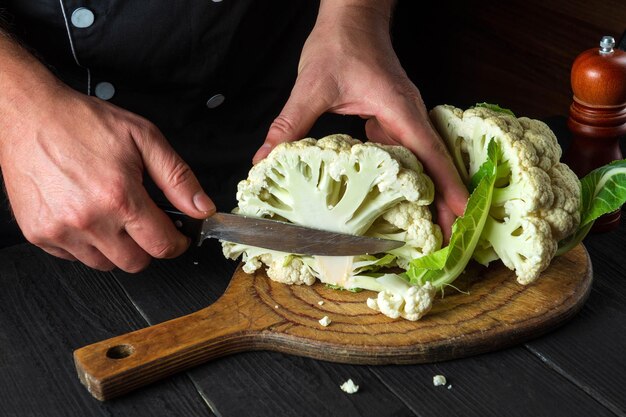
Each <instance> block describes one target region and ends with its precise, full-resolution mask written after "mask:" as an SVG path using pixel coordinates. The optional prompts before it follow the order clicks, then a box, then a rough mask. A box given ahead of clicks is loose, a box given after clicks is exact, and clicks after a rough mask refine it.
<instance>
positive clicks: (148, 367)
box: [74, 296, 271, 401]
mask: <svg viewBox="0 0 626 417" xmlns="http://www.w3.org/2000/svg"><path fill="white" fill-rule="evenodd" d="M232 298H233V297H228V296H227V297H223V298H221V299H219V300H218V301H217V302H215V303H214V304H212V305H211V306H209V307H207V308H205V309H202V310H200V311H197V312H195V313H193V314H190V315H186V316H183V317H179V318H176V319H173V320H170V321H166V322H163V323H160V324H157V325H154V326H150V327H146V328H144V329H140V330H137V331H134V332H131V333H127V334H124V335H121V336H117V337H113V338H111V339H108V340H104V341H101V342H97V343H94V344H92V345H89V346H85V347H83V348H80V349H78V350H76V351H74V362H75V365H76V370H77V372H78V376H79V378H80V380H81V382H82V383H83V384H84V385H85V386H86V387H87V389H88V390H89V392H90V393H91V394H92V395H93V396H94V397H96V398H97V399H99V400H101V401H102V400H107V399H110V398H113V397H116V396H118V395H122V394H125V393H127V392H130V391H132V390H134V389H136V388H139V387H141V386H144V385H147V384H150V383H152V382H155V381H157V380H160V379H162V378H164V377H166V376H169V375H172V374H174V373H177V372H180V371H183V370H186V369H189V368H191V367H193V366H196V365H199V364H201V363H204V362H207V361H209V360H211V359H215V358H217V357H220V356H225V355H230V354H232V353H236V352H241V351H246V350H251V349H253V348H254V346H253V344H254V339H255V336H256V335H257V334H258V332H260V331H261V330H263V329H264V328H265V327H267V326H268V325H271V323H270V322H268V321H264V320H257V319H255V315H254V313H253V311H252V308H251V306H250V305H249V304H246V303H245V300H242V299H241V298H240V299H239V300H234V299H232Z"/></svg>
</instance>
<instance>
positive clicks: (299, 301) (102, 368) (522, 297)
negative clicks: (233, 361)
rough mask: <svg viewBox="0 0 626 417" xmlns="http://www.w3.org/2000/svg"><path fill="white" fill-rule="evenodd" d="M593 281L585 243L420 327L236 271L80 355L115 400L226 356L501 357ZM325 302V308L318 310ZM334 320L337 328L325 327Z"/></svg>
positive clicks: (472, 278) (361, 298) (330, 294)
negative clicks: (222, 288) (191, 300)
mask: <svg viewBox="0 0 626 417" xmlns="http://www.w3.org/2000/svg"><path fill="white" fill-rule="evenodd" d="M591 282H592V268H591V262H590V260H589V256H588V254H587V251H586V250H585V248H584V247H583V246H582V245H579V246H578V247H576V248H575V249H573V250H572V251H570V252H568V253H567V254H565V255H563V256H561V257H559V258H556V259H554V260H553V262H552V264H551V266H550V267H549V268H548V269H547V270H546V271H544V273H543V274H542V276H541V277H540V278H539V279H538V280H537V281H536V282H535V283H533V284H531V285H528V286H522V285H519V284H517V282H516V281H515V275H514V274H513V272H512V271H510V270H508V269H507V268H505V267H504V266H503V265H501V264H500V263H493V264H492V265H491V266H490V267H489V268H482V267H480V268H476V269H472V270H470V271H468V272H467V273H466V274H464V275H463V276H461V277H460V278H459V279H457V281H456V282H455V285H457V286H459V287H461V288H460V289H461V290H463V291H465V292H464V293H461V292H456V291H453V290H451V291H449V292H448V293H447V294H446V295H445V297H444V298H437V299H436V301H435V303H434V305H433V309H432V310H431V311H430V313H429V314H428V315H427V316H425V317H424V318H422V319H421V320H419V321H416V322H410V321H406V320H404V319H398V320H392V319H390V318H388V317H385V316H383V315H382V314H380V313H377V312H375V311H373V310H371V309H369V308H368V307H367V306H366V304H365V301H366V299H367V298H368V297H371V296H372V295H373V294H374V293H371V292H368V291H363V292H360V293H352V292H349V291H338V290H332V289H328V288H326V287H325V286H324V285H322V284H319V283H318V284H315V285H313V286H311V287H308V286H288V285H284V284H279V283H276V282H273V281H271V280H270V279H268V278H267V277H266V276H265V274H264V273H262V272H259V273H257V274H255V275H248V274H246V273H245V272H243V271H242V270H241V268H238V269H237V270H236V271H235V273H234V275H233V277H232V280H231V283H230V285H229V287H228V288H227V290H226V292H225V293H224V295H223V296H222V297H221V298H220V299H218V300H217V301H216V302H215V303H214V304H212V305H210V306H209V307H207V308H204V309H202V310H200V311H197V312H196V313H193V314H190V315H187V316H183V317H180V318H177V319H173V320H170V321H167V322H164V323H160V324H158V325H155V326H151V327H147V328H144V329H141V330H137V331H135V332H132V333H128V334H124V335H121V336H117V337H114V338H111V339H108V340H104V341H101V342H98V343H95V344H92V345H89V346H86V347H83V348H80V349H78V350H76V351H75V352H74V361H75V364H76V369H77V371H78V375H79V378H80V380H81V381H82V383H83V384H84V385H85V386H86V387H87V389H88V390H89V392H90V393H91V394H92V395H93V396H94V397H96V398H98V399H99V400H107V399H110V398H113V397H116V396H118V395H121V394H124V393H127V392H129V391H131V390H134V389H136V388H139V387H141V386H144V385H146V384H149V383H151V382H154V381H157V380H159V379H161V378H164V377H167V376H169V375H171V374H173V373H176V372H180V371H183V370H185V369H188V368H191V367H193V366H196V365H199V364H201V363H204V362H206V361H209V360H211V359H215V358H218V357H220V356H225V355H230V354H234V353H237V352H242V351H249V350H273V351H279V352H285V353H289V354H294V355H301V356H308V357H311V358H315V359H321V360H327V361H332V362H343V363H352V364H372V365H378V364H413V363H425V362H434V361H442V360H447V359H453V358H459V357H465V356H470V355H475V354H478V353H484V352H489V351H493V350H496V349H501V348H504V347H506V346H510V345H514V344H518V343H522V342H524V341H526V340H528V339H531V338H534V337H537V336H539V335H541V334H544V333H546V332H548V331H550V330H552V329H554V328H555V327H557V326H559V325H561V324H563V323H564V322H566V321H567V320H568V319H570V318H571V317H572V316H573V315H574V314H575V313H576V312H577V311H578V310H579V309H580V308H581V307H582V305H583V303H584V301H585V300H586V298H587V296H588V294H589V292H590V290H591ZM319 301H323V302H324V303H323V304H322V305H319V304H318V302H319ZM323 316H328V317H329V318H330V319H331V320H332V322H331V324H330V325H329V326H328V327H323V326H321V325H320V323H319V322H318V321H319V319H321V318H322V317H323Z"/></svg>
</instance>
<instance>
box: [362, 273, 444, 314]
mask: <svg viewBox="0 0 626 417" xmlns="http://www.w3.org/2000/svg"><path fill="white" fill-rule="evenodd" d="M376 281H377V283H378V284H379V285H382V286H383V287H384V288H385V289H384V290H383V291H380V292H379V293H378V296H377V297H376V298H368V299H367V306H368V307H369V308H371V309H373V310H376V311H380V312H381V313H383V314H384V315H385V316H387V317H391V318H392V319H395V318H398V317H403V318H405V319H407V320H410V321H416V320H419V319H420V318H421V317H422V316H424V315H425V314H426V313H428V312H429V311H430V309H431V307H432V305H433V299H434V297H435V293H436V289H435V287H433V286H432V285H431V283H430V282H428V281H427V282H426V283H425V284H424V285H423V286H421V287H418V286H414V285H411V284H409V283H408V282H407V281H405V280H403V279H402V278H400V277H399V276H398V275H395V274H386V275H383V276H381V277H379V278H376Z"/></svg>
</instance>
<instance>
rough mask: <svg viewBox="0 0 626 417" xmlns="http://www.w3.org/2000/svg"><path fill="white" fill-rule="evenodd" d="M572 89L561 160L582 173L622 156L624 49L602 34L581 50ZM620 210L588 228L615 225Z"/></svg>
mask: <svg viewBox="0 0 626 417" xmlns="http://www.w3.org/2000/svg"><path fill="white" fill-rule="evenodd" d="M571 85H572V91H573V93H574V97H573V102H572V104H571V106H570V109H569V118H568V120H567V126H568V127H569V129H570V131H571V132H572V143H571V145H570V147H569V148H568V151H567V153H566V154H565V155H564V157H563V159H564V161H565V162H566V163H567V164H568V165H569V166H570V167H571V168H572V170H573V171H574V172H575V173H576V174H577V175H578V176H579V177H583V176H584V175H586V174H587V173H589V172H590V171H592V170H593V169H594V168H597V167H599V166H602V165H606V164H608V163H609V162H611V161H614V160H616V159H622V152H621V149H620V144H619V139H620V137H623V136H624V135H626V52H624V51H622V50H620V49H616V48H615V40H614V39H613V38H612V37H611V36H604V37H603V38H602V40H601V41H600V48H593V49H588V50H586V51H584V52H583V53H581V54H580V55H579V56H578V57H577V58H576V60H575V61H574V64H573V66H572V72H571ZM619 222H620V210H617V211H615V212H613V213H610V214H607V215H605V216H602V217H600V218H599V219H598V220H596V222H595V224H594V226H593V229H592V231H594V232H604V231H609V230H613V229H614V228H616V227H617V226H619Z"/></svg>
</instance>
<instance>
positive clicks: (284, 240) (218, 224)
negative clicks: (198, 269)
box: [164, 209, 405, 256]
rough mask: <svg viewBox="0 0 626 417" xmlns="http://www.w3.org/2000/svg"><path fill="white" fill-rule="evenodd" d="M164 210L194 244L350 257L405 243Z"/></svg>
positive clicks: (247, 218)
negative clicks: (219, 243)
mask: <svg viewBox="0 0 626 417" xmlns="http://www.w3.org/2000/svg"><path fill="white" fill-rule="evenodd" d="M164 211H165V212H166V214H167V215H168V216H169V217H170V218H171V219H172V221H173V222H174V224H175V225H176V227H177V228H178V229H179V230H180V231H181V232H182V233H184V234H185V235H187V236H188V237H190V238H191V239H192V240H193V242H194V243H195V244H196V245H198V246H200V245H202V243H203V242H204V240H205V239H209V238H214V239H220V240H225V241H228V242H234V243H241V244H245V245H249V246H256V247H260V248H265V249H271V250H276V251H280V252H287V253H294V254H299V255H320V256H352V255H364V254H374V253H381V252H387V251H390V250H392V249H396V248H399V247H401V246H403V245H404V244H405V242H402V241H398V240H390V239H379V238H374V237H367V236H356V235H350V234H347V233H335V232H329V231H325V230H319V229H314V228H310V227H305V226H300V225H296V224H293V223H287V222H282V221H277V220H270V219H262V218H258V217H250V216H243V215H238V214H230V213H215V214H214V215H212V216H210V217H208V218H206V219H204V220H200V219H194V218H192V217H189V216H187V215H185V214H184V213H181V212H179V211H176V210H169V209H165V210H164Z"/></svg>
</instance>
